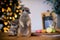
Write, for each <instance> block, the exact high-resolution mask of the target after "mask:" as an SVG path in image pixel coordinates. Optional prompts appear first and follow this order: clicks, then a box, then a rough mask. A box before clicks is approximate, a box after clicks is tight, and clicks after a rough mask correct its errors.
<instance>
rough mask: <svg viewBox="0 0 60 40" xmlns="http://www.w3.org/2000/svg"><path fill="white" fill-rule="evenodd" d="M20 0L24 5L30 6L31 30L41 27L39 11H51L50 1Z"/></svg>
mask: <svg viewBox="0 0 60 40" xmlns="http://www.w3.org/2000/svg"><path fill="white" fill-rule="evenodd" d="M21 1H22V3H23V4H24V5H25V6H26V7H28V8H30V12H31V14H30V17H31V23H32V25H31V26H32V27H31V30H32V32H35V31H36V30H40V29H42V18H41V12H44V11H46V10H50V11H52V5H51V3H49V4H47V3H44V2H45V0H21Z"/></svg>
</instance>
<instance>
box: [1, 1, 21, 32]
mask: <svg viewBox="0 0 60 40" xmlns="http://www.w3.org/2000/svg"><path fill="white" fill-rule="evenodd" d="M20 4H21V1H18V0H0V14H1V16H0V18H1V20H3V24H4V25H3V29H2V30H3V31H4V32H7V31H8V30H9V28H10V24H9V23H10V22H11V21H14V20H16V19H18V18H19V16H20V15H19V14H20V13H22V6H21V5H20ZM6 30H7V31H6Z"/></svg>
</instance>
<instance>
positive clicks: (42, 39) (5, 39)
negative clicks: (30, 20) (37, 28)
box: [0, 33, 60, 40]
mask: <svg viewBox="0 0 60 40" xmlns="http://www.w3.org/2000/svg"><path fill="white" fill-rule="evenodd" d="M0 40H60V36H59V37H47V36H41V35H40V36H30V37H15V36H14V37H13V36H10V37H9V36H6V35H5V34H1V33H0Z"/></svg>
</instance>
